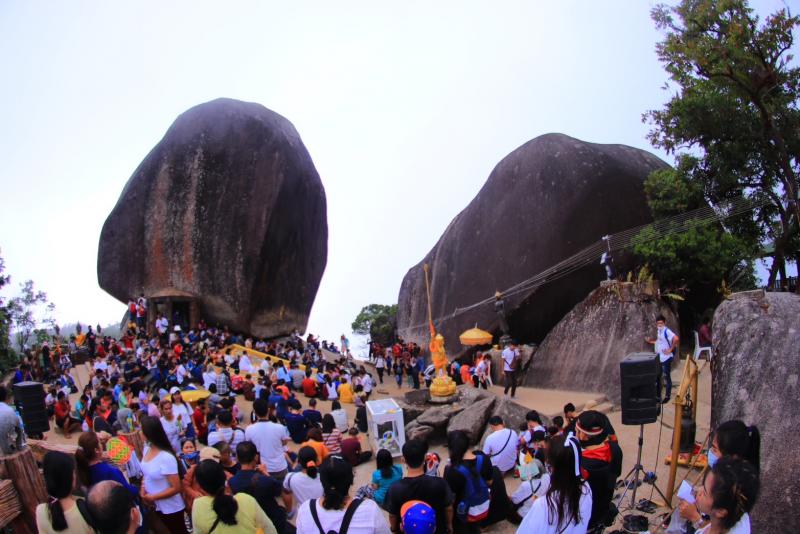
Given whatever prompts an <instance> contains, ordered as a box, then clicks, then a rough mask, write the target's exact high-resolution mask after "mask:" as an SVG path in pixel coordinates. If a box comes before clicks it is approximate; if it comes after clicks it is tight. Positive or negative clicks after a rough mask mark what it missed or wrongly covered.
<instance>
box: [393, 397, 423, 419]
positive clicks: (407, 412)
mask: <svg viewBox="0 0 800 534" xmlns="http://www.w3.org/2000/svg"><path fill="white" fill-rule="evenodd" d="M395 402H397V405H398V406H400V408H402V410H403V420H404V421H405V422H406V424H408V423H410V422H411V421H413V420H414V419H416V418H417V417H419V416H420V415H422V414H423V413H425V410H427V408H426V407H425V406H420V405H418V404H409V403H407V402H405V401H403V400H396V401H395Z"/></svg>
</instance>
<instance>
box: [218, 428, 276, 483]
mask: <svg viewBox="0 0 800 534" xmlns="http://www.w3.org/2000/svg"><path fill="white" fill-rule="evenodd" d="M244 433H245V437H246V439H247V440H248V441H252V442H253V444H254V445H255V446H256V449H257V450H258V453H259V454H260V455H261V463H262V464H264V467H266V468H267V472H269V473H273V472H279V471H283V470H284V469H288V468H289V464H288V463H287V462H286V455H285V454H284V452H285V448H284V444H285V443H286V442H288V441H289V439H290V438H289V431H288V430H287V429H286V427H285V426H283V425H281V424H278V423H273V422H272V421H259V422H257V423H254V424H252V425H250V426H248V427H247V429H246V430H245V431H244ZM208 441H209V443H211V437H209V438H208Z"/></svg>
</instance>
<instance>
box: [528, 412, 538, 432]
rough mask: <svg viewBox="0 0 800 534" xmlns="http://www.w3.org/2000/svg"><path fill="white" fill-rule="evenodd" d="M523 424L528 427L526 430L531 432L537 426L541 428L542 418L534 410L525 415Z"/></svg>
mask: <svg viewBox="0 0 800 534" xmlns="http://www.w3.org/2000/svg"><path fill="white" fill-rule="evenodd" d="M525 424H527V425H528V430H533V429H534V428H536V427H537V426H542V418H541V417H540V416H539V412H537V411H536V410H531V411H529V412H528V413H526V414H525Z"/></svg>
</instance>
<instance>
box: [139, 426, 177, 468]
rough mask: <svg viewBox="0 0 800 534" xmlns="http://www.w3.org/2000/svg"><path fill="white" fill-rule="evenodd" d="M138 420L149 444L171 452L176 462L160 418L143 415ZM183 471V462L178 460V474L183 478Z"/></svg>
mask: <svg viewBox="0 0 800 534" xmlns="http://www.w3.org/2000/svg"><path fill="white" fill-rule="evenodd" d="M139 422H140V423H141V425H142V434H144V437H145V439H147V441H149V442H150V445H151V446H154V447H155V448H156V449H158V450H160V451H164V452H166V453H169V454H171V455H172V457H173V458H175V461H176V462H178V457H177V456H175V451H173V450H172V445H171V444H170V442H169V438H168V437H167V433H166V432H164V427H163V426H162V425H161V419H159V418H158V417H151V416H149V415H143V416H142V418H141V419H140V421H139ZM183 471H184V468H183V462H178V475H180V477H181V478H183V475H184V474H185V473H184V472H183Z"/></svg>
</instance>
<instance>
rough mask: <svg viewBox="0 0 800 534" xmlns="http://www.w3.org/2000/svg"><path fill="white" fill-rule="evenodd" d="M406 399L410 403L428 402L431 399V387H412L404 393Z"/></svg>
mask: <svg viewBox="0 0 800 534" xmlns="http://www.w3.org/2000/svg"><path fill="white" fill-rule="evenodd" d="M403 398H404V399H405V401H406V402H407V403H409V404H427V403H428V401H429V400H431V392H430V390H429V389H427V388H426V389H412V390H411V391H409V392H408V393H406V394H405V395H403Z"/></svg>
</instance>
